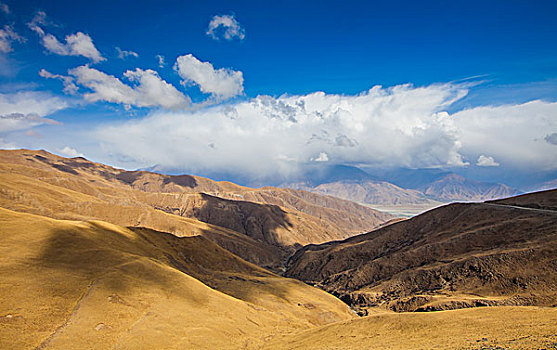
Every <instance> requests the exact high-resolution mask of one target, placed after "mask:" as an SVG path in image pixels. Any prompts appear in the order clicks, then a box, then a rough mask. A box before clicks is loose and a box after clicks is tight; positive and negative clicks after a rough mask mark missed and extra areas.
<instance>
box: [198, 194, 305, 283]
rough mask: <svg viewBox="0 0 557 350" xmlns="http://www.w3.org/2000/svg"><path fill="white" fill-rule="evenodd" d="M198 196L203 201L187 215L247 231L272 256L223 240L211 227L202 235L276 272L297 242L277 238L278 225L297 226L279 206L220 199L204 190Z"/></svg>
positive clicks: (292, 228)
mask: <svg viewBox="0 0 557 350" xmlns="http://www.w3.org/2000/svg"><path fill="white" fill-rule="evenodd" d="M201 197H202V198H203V204H202V205H201V206H199V207H194V208H192V209H191V212H190V213H189V215H191V216H193V217H194V218H196V219H197V220H200V221H202V222H206V223H209V224H212V225H217V226H220V227H224V228H227V229H230V230H233V231H236V232H238V233H241V234H243V235H246V236H247V237H249V238H250V239H251V240H254V241H255V242H256V243H257V244H258V245H259V246H261V247H262V248H263V249H264V250H267V251H268V253H269V254H268V255H270V256H273V258H272V261H269V260H268V259H267V258H265V259H260V258H259V257H258V256H255V255H254V254H253V252H250V251H249V247H246V246H243V245H242V244H239V242H237V241H234V240H226V239H224V237H222V236H221V235H215V234H214V232H212V231H210V230H205V232H204V233H203V235H204V236H206V237H208V238H210V239H212V240H213V241H215V242H216V243H218V244H219V245H220V246H221V247H223V248H225V249H227V250H229V251H231V252H232V253H234V254H236V255H238V256H240V257H242V258H244V259H246V260H248V261H250V262H253V263H255V264H258V265H260V266H263V267H265V268H268V269H270V270H271V271H274V272H279V271H280V270H281V269H282V266H283V263H284V261H286V259H287V258H288V256H290V255H291V254H293V253H294V251H295V250H296V249H297V248H298V247H296V246H285V245H283V244H281V242H280V239H279V237H278V236H279V234H280V233H279V232H278V230H279V229H284V230H288V231H290V230H295V229H296V228H295V227H294V226H293V225H292V223H291V222H290V220H289V219H288V216H287V213H286V212H285V211H284V210H283V209H282V208H280V207H279V206H277V205H271V204H260V203H253V202H247V201H242V200H231V199H223V198H220V197H215V196H211V195H208V194H205V193H202V194H201Z"/></svg>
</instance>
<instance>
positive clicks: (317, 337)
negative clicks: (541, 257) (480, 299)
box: [264, 307, 557, 350]
mask: <svg viewBox="0 0 557 350" xmlns="http://www.w3.org/2000/svg"><path fill="white" fill-rule="evenodd" d="M556 346H557V309H556V308H537V307H489V308H474V309H461V310H451V311H440V312H431V313H379V314H377V315H374V316H367V317H363V318H360V319H355V320H351V321H346V322H340V323H335V324H331V325H327V326H323V327H318V328H314V329H311V330H308V331H303V332H300V333H298V334H295V335H290V336H284V337H279V338H277V339H274V340H273V341H271V342H270V343H268V344H266V346H265V347H264V348H265V349H273V350H275V349H277V350H278V349H328V350H332V349H347V350H348V349H502V348H510V349H541V348H546V349H554V348H555V347H556Z"/></svg>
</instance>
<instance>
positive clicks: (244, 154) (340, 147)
mask: <svg viewBox="0 0 557 350" xmlns="http://www.w3.org/2000/svg"><path fill="white" fill-rule="evenodd" d="M465 94H466V88H464V87H462V86H454V85H449V84H445V85H432V86H428V87H420V88H414V87H412V86H410V85H402V86H396V87H393V88H388V89H384V88H381V87H375V88H373V89H371V90H369V91H367V92H364V93H362V94H359V95H354V96H345V95H327V94H324V93H322V92H317V93H313V94H309V95H303V96H282V97H279V98H272V97H269V96H259V97H257V98H254V99H251V100H248V101H241V102H236V103H233V104H227V105H225V106H213V107H210V108H205V109H201V110H196V111H188V112H177V113H172V112H164V111H159V112H154V113H152V114H150V115H149V116H148V117H145V118H143V119H136V120H133V121H129V122H126V123H124V124H118V125H110V124H108V125H103V126H102V127H100V128H99V129H98V130H96V131H95V133H94V135H93V137H94V138H95V139H96V140H98V141H100V142H101V143H102V144H103V145H104V147H105V149H104V151H105V152H107V153H110V154H113V155H114V156H115V157H116V158H118V159H123V158H125V159H129V160H131V161H130V162H129V163H127V164H121V165H122V166H129V167H144V166H151V165H153V164H158V165H159V166H160V167H161V168H162V169H182V170H184V171H188V172H201V173H203V172H205V173H207V172H227V173H235V174H240V175H245V176H251V177H260V176H274V175H277V174H282V175H285V176H286V175H288V174H291V173H293V172H296V170H297V169H298V166H300V165H303V164H306V163H307V162H308V161H311V159H315V160H316V159H319V160H325V159H329V162H331V160H334V162H335V163H337V164H366V165H381V166H407V167H435V166H464V165H466V163H465V162H464V161H463V159H462V156H461V154H460V153H459V151H460V149H461V147H462V144H461V143H460V140H459V138H458V133H457V131H458V130H457V129H456V127H455V125H454V122H453V119H452V117H451V116H450V115H448V114H447V113H443V109H444V108H446V107H447V106H448V105H450V103H452V102H453V101H455V100H457V99H459V98H461V97H462V96H464V95H465ZM146 140H149V141H148V142H146ZM208 145H211V146H208ZM176 150H180V151H179V152H176ZM321 153H324V154H326V156H325V155H321V156H319V155H320V154H321ZM316 156H317V158H315V157H316Z"/></svg>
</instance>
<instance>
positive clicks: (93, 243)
mask: <svg viewBox="0 0 557 350" xmlns="http://www.w3.org/2000/svg"><path fill="white" fill-rule="evenodd" d="M88 224H89V225H91V228H88V229H85V230H81V229H55V230H53V231H52V233H51V235H50V238H49V241H48V242H47V243H46V245H45V247H44V249H43V250H42V252H41V254H40V255H39V256H38V257H35V258H33V259H31V260H30V261H29V263H30V265H34V266H35V267H36V268H39V269H47V270H50V269H51V270H57V271H62V272H64V273H65V275H67V276H68V277H67V278H68V280H67V281H66V283H74V282H73V281H72V278H74V279H76V281H75V282H76V283H79V282H80V281H81V282H83V280H88V281H90V282H91V283H94V282H95V281H98V280H101V279H102V280H103V282H104V283H105V285H108V287H109V288H110V289H111V290H113V291H115V292H118V291H125V290H127V289H129V285H128V284H126V282H125V280H126V278H128V277H129V278H132V279H139V280H142V281H144V282H145V283H146V284H154V285H158V286H162V287H166V288H169V287H171V281H170V280H169V279H168V278H167V276H165V275H163V274H161V273H157V272H160V271H158V269H157V267H156V265H154V264H151V263H150V262H153V261H158V259H157V256H156V255H155V254H153V253H152V252H150V251H149V250H147V249H145V242H142V241H140V240H134V239H132V238H131V237H128V236H126V235H123V234H122V233H120V232H117V231H113V230H110V229H107V228H105V227H103V226H102V225H99V224H98V223H96V222H88ZM138 261H140V262H142V263H144V264H143V265H140V266H144V267H145V268H144V271H138V270H141V269H138V268H137V266H132V265H133V264H134V263H135V262H138ZM111 275H112V276H113V278H108V279H107V278H106V277H107V276H111ZM45 276H50V274H49V273H48V272H47V271H45ZM114 276H116V277H120V278H114ZM124 277H125V278H124ZM41 286H42V287H43V288H45V289H50V291H51V292H52V291H54V290H57V289H60V288H61V287H60V286H59V285H57V284H49V283H41Z"/></svg>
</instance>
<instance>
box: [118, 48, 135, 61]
mask: <svg viewBox="0 0 557 350" xmlns="http://www.w3.org/2000/svg"><path fill="white" fill-rule="evenodd" d="M116 52H117V53H118V58H119V59H121V60H124V59H126V58H128V57H130V56H131V57H135V58H138V57H139V54H138V53H137V52H134V51H127V50H122V49H121V48H119V47H118V46H116Z"/></svg>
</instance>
